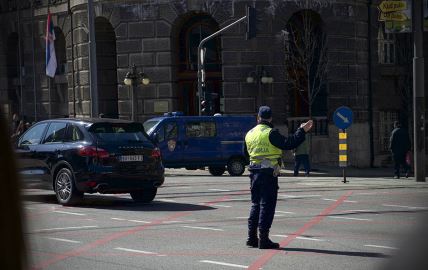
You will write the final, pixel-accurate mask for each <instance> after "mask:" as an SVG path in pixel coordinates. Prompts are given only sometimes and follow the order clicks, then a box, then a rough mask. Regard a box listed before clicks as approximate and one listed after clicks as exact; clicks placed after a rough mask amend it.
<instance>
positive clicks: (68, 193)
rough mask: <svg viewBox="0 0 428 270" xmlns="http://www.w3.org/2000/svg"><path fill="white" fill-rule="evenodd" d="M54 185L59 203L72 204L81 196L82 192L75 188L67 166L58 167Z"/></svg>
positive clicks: (71, 174) (79, 199)
mask: <svg viewBox="0 0 428 270" xmlns="http://www.w3.org/2000/svg"><path fill="white" fill-rule="evenodd" d="M54 187H55V195H56V198H57V200H58V203H59V204H62V205H74V204H76V203H78V202H79V201H81V199H82V198H83V193H82V192H80V191H78V190H77V188H76V185H75V183H74V176H73V173H72V172H71V171H70V169H68V168H62V169H60V170H59V171H58V173H57V174H56V175H55V184H54Z"/></svg>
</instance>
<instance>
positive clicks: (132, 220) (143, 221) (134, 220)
mask: <svg viewBox="0 0 428 270" xmlns="http://www.w3.org/2000/svg"><path fill="white" fill-rule="evenodd" d="M128 221H131V222H137V223H151V222H150V221H145V220H136V219H128Z"/></svg>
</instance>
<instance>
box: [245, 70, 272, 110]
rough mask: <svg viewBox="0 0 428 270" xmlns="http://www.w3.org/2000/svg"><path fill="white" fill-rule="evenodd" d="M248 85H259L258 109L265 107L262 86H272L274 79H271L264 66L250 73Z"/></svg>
mask: <svg viewBox="0 0 428 270" xmlns="http://www.w3.org/2000/svg"><path fill="white" fill-rule="evenodd" d="M247 83H257V84H258V95H257V105H258V106H257V107H260V106H261V105H263V104H262V103H263V99H262V84H272V83H273V77H271V76H270V75H269V74H268V72H267V71H266V70H265V68H264V67H263V66H257V67H256V69H255V70H254V71H250V73H249V74H248V77H247Z"/></svg>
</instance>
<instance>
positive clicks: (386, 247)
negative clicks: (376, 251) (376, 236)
mask: <svg viewBox="0 0 428 270" xmlns="http://www.w3.org/2000/svg"><path fill="white" fill-rule="evenodd" d="M364 246H365V247H375V248H385V249H398V248H395V247H388V246H377V245H364Z"/></svg>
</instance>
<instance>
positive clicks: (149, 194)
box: [130, 188, 158, 203]
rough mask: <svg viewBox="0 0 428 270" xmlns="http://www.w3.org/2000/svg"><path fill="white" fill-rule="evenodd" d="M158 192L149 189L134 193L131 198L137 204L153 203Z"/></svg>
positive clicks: (155, 189)
mask: <svg viewBox="0 0 428 270" xmlns="http://www.w3.org/2000/svg"><path fill="white" fill-rule="evenodd" d="M157 192H158V189H157V188H148V189H143V190H136V191H132V192H131V193H130V194H131V197H132V199H133V200H134V201H135V202H143V203H148V202H151V201H153V199H154V198H155V197H156V193H157Z"/></svg>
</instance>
